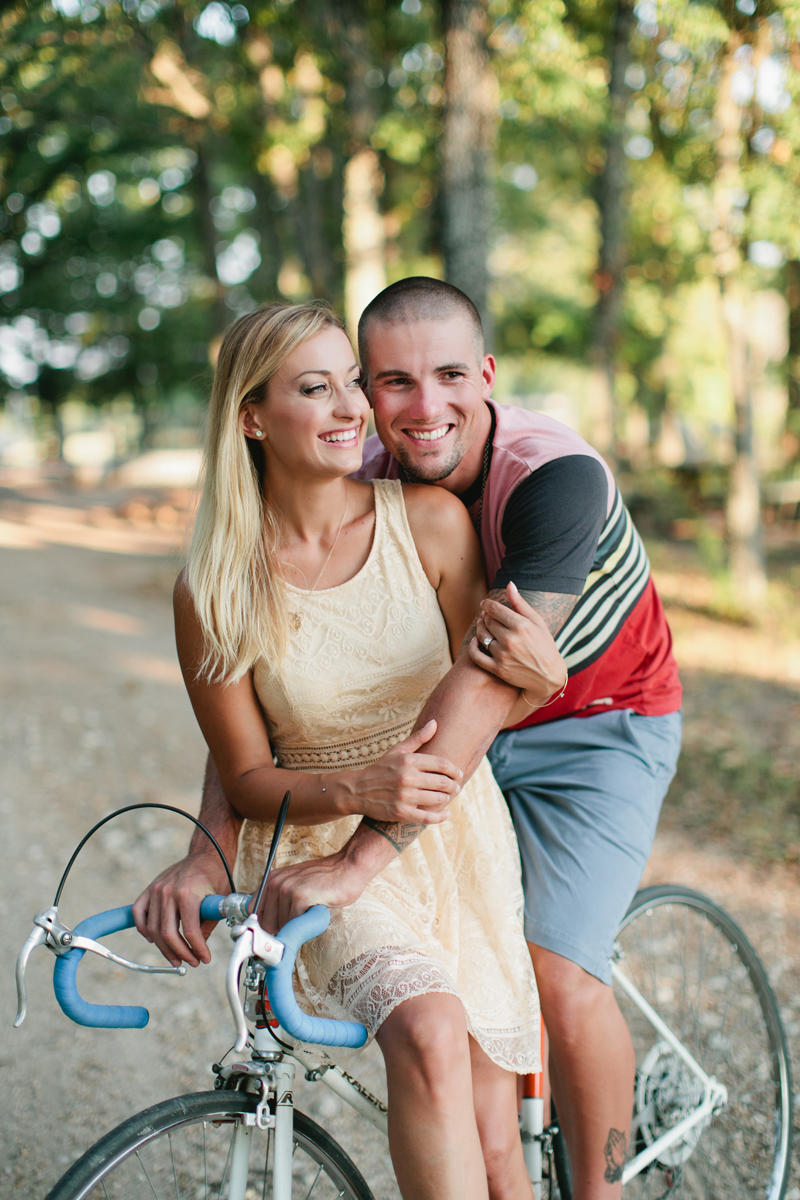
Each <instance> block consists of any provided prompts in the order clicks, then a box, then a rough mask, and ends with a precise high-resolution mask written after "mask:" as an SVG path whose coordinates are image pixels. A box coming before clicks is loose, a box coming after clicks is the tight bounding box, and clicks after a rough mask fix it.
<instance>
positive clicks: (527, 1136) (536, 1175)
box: [520, 950, 728, 1200]
mask: <svg viewBox="0 0 800 1200" xmlns="http://www.w3.org/2000/svg"><path fill="white" fill-rule="evenodd" d="M621 957H622V954H621V951H619V950H618V951H617V952H616V953H615V958H614V960H612V963H611V975H612V978H613V980H614V982H615V983H616V984H617V985H618V986H619V987H620V988H622V990H623V991H624V992H625V994H626V995H627V996H628V998H629V999H630V1000H631V1001H632V1002H633V1004H635V1005H636V1007H637V1008H638V1009H639V1011H640V1012H641V1014H642V1015H643V1016H644V1017H645V1019H646V1020H647V1021H648V1022H649V1024H650V1025H651V1026H652V1028H653V1029H654V1030H655V1031H656V1033H657V1034H659V1036H660V1037H661V1039H662V1040H663V1041H664V1042H666V1043H667V1044H668V1046H669V1047H670V1049H671V1050H672V1051H674V1053H675V1054H676V1055H677V1056H678V1057H679V1058H680V1059H681V1061H682V1062H683V1063H684V1064H685V1066H686V1067H688V1069H689V1070H690V1071H691V1073H692V1074H693V1075H694V1076H695V1078H696V1079H697V1080H698V1081H699V1083H700V1084H701V1085H702V1088H703V1096H702V1099H701V1101H700V1103H699V1104H698V1105H697V1107H696V1108H695V1110H694V1112H692V1113H689V1115H688V1116H686V1117H684V1118H683V1120H681V1121H679V1122H677V1123H676V1124H675V1125H674V1126H673V1127H672V1128H671V1129H669V1130H668V1131H667V1132H666V1133H663V1134H662V1135H661V1136H660V1137H659V1138H656V1139H655V1140H653V1141H652V1142H650V1144H649V1145H648V1146H647V1147H645V1149H644V1150H641V1151H640V1152H639V1154H637V1155H636V1156H635V1157H634V1158H632V1159H631V1160H630V1161H629V1162H628V1163H626V1165H625V1167H624V1169H623V1172H622V1184H623V1187H624V1185H625V1184H626V1183H630V1181H631V1180H632V1179H634V1178H635V1177H636V1176H637V1175H639V1174H641V1172H642V1171H644V1169H645V1168H646V1167H648V1166H649V1165H650V1163H652V1162H654V1161H655V1160H656V1159H657V1158H658V1157H659V1155H661V1154H663V1153H664V1151H665V1150H668V1149H669V1148H670V1147H671V1146H675V1145H677V1144H678V1143H679V1142H681V1141H683V1140H684V1139H685V1137H686V1135H687V1134H688V1133H689V1132H690V1131H691V1130H692V1129H695V1128H696V1127H697V1126H702V1125H704V1124H707V1123H708V1121H709V1120H710V1119H711V1117H712V1116H713V1115H714V1113H715V1112H717V1111H719V1109H720V1108H723V1107H724V1106H725V1105H726V1104H727V1103H728V1093H727V1089H726V1088H725V1086H724V1085H723V1084H721V1083H719V1082H718V1081H717V1079H716V1078H715V1077H714V1076H713V1075H707V1074H706V1072H705V1071H704V1070H703V1068H702V1067H701V1066H700V1065H699V1063H698V1062H697V1060H696V1059H695V1058H694V1057H693V1056H692V1055H691V1054H690V1053H689V1051H688V1050H687V1049H686V1047H685V1046H684V1045H683V1043H682V1042H681V1041H680V1040H679V1039H678V1038H677V1037H676V1036H675V1034H674V1033H673V1032H672V1030H671V1029H670V1028H669V1026H668V1025H667V1024H666V1022H665V1021H663V1020H662V1018H661V1017H660V1016H659V1015H658V1013H657V1012H656V1011H655V1009H654V1008H653V1007H652V1005H651V1004H649V1003H648V1001H647V1000H645V998H644V996H643V995H642V994H641V992H640V991H639V989H638V988H637V987H636V985H635V984H634V983H633V982H632V981H631V980H630V979H629V978H628V976H627V975H626V974H625V973H624V972H623V971H622V970H621V968H620V967H619V965H618V960H619V959H620V958H621ZM545 1045H546V1039H545V1034H544V1028H543V1033H542V1062H543V1063H544V1062H545ZM544 1107H545V1104H544V1072H542V1073H540V1074H536V1075H528V1076H526V1078H525V1082H524V1085H523V1099H522V1114H521V1122H520V1131H521V1134H522V1145H523V1154H524V1157H525V1165H526V1167H527V1170H528V1176H529V1178H530V1181H531V1183H532V1185H533V1192H534V1197H535V1200H542V1188H543V1172H542V1168H543V1160H544V1158H545V1156H546V1155H548V1154H550V1153H551V1152H552V1141H553V1137H554V1136H555V1134H556V1133H557V1132H558V1127H557V1126H554V1125H552V1124H551V1125H550V1126H548V1127H547V1128H545V1124H544Z"/></svg>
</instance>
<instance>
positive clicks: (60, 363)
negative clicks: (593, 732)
mask: <svg viewBox="0 0 800 1200" xmlns="http://www.w3.org/2000/svg"><path fill="white" fill-rule="evenodd" d="M798 30H800V5H798V4H797V3H796V0H737V2H736V3H733V2H732V0H713V2H709V3H703V2H700V0H658V2H657V3H656V0H639V3H637V4H635V6H634V4H633V0H442V3H441V4H437V3H434V2H433V0H402V2H400V0H391V2H389V0H314V2H311V0H272V2H271V3H264V2H262V0H250V2H249V3H223V2H222V0H211V2H210V3H208V2H206V0H121V2H120V0H46V2H45V0H31V2H27V3H22V2H21V0H19V2H17V3H11V4H8V5H6V6H5V7H4V8H3V9H2V12H0V32H1V34H2V41H3V51H2V61H0V70H1V71H2V76H0V103H2V115H0V205H1V207H0V238H1V239H2V243H1V244H0V378H2V380H3V381H4V384H5V418H4V424H3V425H0V456H2V455H4V454H5V455H6V461H9V456H10V458H11V459H13V456H14V454H17V455H19V453H20V452H19V449H17V450H14V445H17V446H19V441H18V440H17V442H15V443H13V439H12V438H11V434H10V433H9V430H11V429H12V426H13V427H14V429H18V428H19V427H20V424H23V425H24V424H25V422H28V424H29V425H30V426H31V428H33V429H34V430H35V434H36V437H35V443H36V451H35V453H36V454H37V455H42V454H44V455H45V456H46V455H51V456H57V455H58V453H59V451H60V449H61V447H62V446H63V440H64V438H65V437H66V436H68V435H69V434H70V433H71V432H76V431H80V430H92V429H95V430H97V429H105V430H106V431H108V437H109V439H110V441H109V442H108V445H109V447H110V448H109V450H108V454H109V456H110V457H111V458H117V459H118V458H122V457H124V456H126V455H130V454H132V453H134V452H135V451H136V450H137V449H139V448H141V446H142V445H146V446H147V445H149V446H155V445H159V444H161V445H166V444H168V445H178V444H180V443H181V442H182V441H183V442H185V443H186V444H189V443H191V442H193V441H195V440H196V437H197V425H198V418H199V413H200V411H201V408H202V404H203V401H204V397H205V395H206V392H207V388H208V382H209V361H210V359H211V360H213V355H214V348H215V345H216V344H217V341H218V339H219V337H220V334H221V332H222V330H223V329H224V328H225V326H226V324H227V323H228V322H229V321H230V320H232V319H233V318H235V317H236V316H237V315H238V314H240V313H243V312H246V311H248V310H249V309H251V308H252V307H253V306H254V305H255V304H257V303H259V302H261V301H262V300H265V299H272V298H281V297H282V298H286V299H288V300H299V299H304V298H307V297H311V296H320V297H325V298H327V299H329V300H331V301H332V302H333V303H334V304H335V305H336V306H337V307H339V308H340V309H341V310H342V311H343V312H344V313H345V315H346V317H347V320H348V323H349V325H350V327H351V328H354V327H355V323H356V322H357V319H358V315H359V313H360V311H361V309H362V308H363V307H364V305H365V304H366V303H367V302H368V301H369V300H370V299H371V297H372V296H373V295H374V294H375V292H376V291H378V290H380V288H381V287H382V286H384V284H385V283H386V282H389V281H391V280H393V279H397V278H400V277H402V276H404V275H408V274H415V273H424V274H433V275H440V276H443V277H446V278H449V279H451V280H452V281H453V282H455V283H456V284H458V285H459V286H462V287H464V288H465V290H467V291H468V292H470V293H471V294H472V295H473V298H474V299H475V300H476V302H477V303H478V306H479V307H480V308H481V310H482V312H483V313H484V314H485V316H486V319H487V329H488V330H489V335H490V339H491V345H492V348H493V349H494V350H495V351H496V352H497V353H498V355H499V356H500V360H501V372H500V380H499V385H498V391H497V395H498V398H499V399H501V400H506V401H511V402H514V403H519V404H524V405H527V406H529V407H532V408H536V409H540V410H542V411H545V412H548V413H550V414H551V415H553V416H555V417H557V418H559V419H562V420H566V421H567V422H568V423H570V424H573V425H575V426H576V427H577V428H579V429H580V430H581V432H583V433H584V434H585V435H586V436H587V437H589V439H590V440H591V441H593V442H594V443H595V444H596V445H597V446H598V448H600V449H601V450H602V451H603V452H604V453H605V454H607V455H608V456H609V458H610V459H613V461H614V462H615V465H616V466H617V468H618V469H619V471H620V476H621V479H622V481H623V485H624V486H625V489H626V492H627V494H628V496H629V500H630V502H631V503H632V505H633V506H634V508H635V509H637V511H638V512H639V515H640V519H641V520H642V521H643V522H644V523H645V524H646V523H647V521H648V520H649V521H650V522H651V523H654V524H655V525H659V523H660V525H661V526H663V528H664V529H665V530H666V529H672V530H673V531H674V530H675V529H680V528H683V529H684V530H685V531H689V532H692V531H693V532H694V533H695V534H696V535H697V536H699V537H702V538H705V541H706V543H707V544H708V545H709V546H710V547H711V551H710V552H712V551H713V546H714V545H717V544H719V543H720V541H721V538H722V537H723V536H727V537H728V540H729V562H730V566H731V569H732V572H733V575H734V579H735V581H736V588H737V594H738V596H739V598H740V600H741V601H742V602H746V603H749V604H755V603H758V600H759V597H760V596H761V594H762V593H763V589H764V567H763V561H764V560H763V529H762V514H763V508H762V505H761V499H762V498H763V497H766V499H767V500H768V501H769V506H768V509H767V514H766V515H767V516H768V517H769V516H771V515H774V513H775V512H779V511H781V506H783V511H784V512H787V511H793V506H795V505H797V503H798V502H800V472H798V473H797V475H796V464H797V460H798V454H799V453H800V223H799V222H798V220H797V203H798V202H797V183H798V170H799V169H800V162H799V161H798V155H800V118H799V117H798V107H797V103H796V96H797V90H798V67H799V66H800V45H799V44H798ZM4 430H5V433H4V432H3V431H4ZM4 438H5V441H4V440H3V439H4ZM12 443H13V444H12ZM4 447H5V449H4ZM676 522H677V525H676ZM681 522H683V525H682V526H681ZM692 522H694V526H692V524H691V523H692Z"/></svg>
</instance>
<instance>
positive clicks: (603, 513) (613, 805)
mask: <svg viewBox="0 0 800 1200" xmlns="http://www.w3.org/2000/svg"><path fill="white" fill-rule="evenodd" d="M359 346H360V353H361V360H362V369H363V371H364V375H365V387H366V390H367V392H368V395H369V398H370V400H371V402H372V406H373V410H374V415H375V424H376V429H377V431H378V435H377V436H376V437H373V438H371V439H369V440H368V442H367V445H366V447H365V454H364V463H363V466H362V468H361V470H360V472H359V473H358V474H359V477H360V478H363V479H370V478H380V477H383V478H395V479H396V478H402V479H406V480H408V481H413V482H418V483H425V484H431V485H433V486H435V487H442V488H445V489H447V490H448V491H450V492H452V493H454V494H455V495H457V496H458V497H459V498H460V499H461V500H462V502H463V503H464V504H465V506H466V507H467V508H468V510H469V512H470V515H471V516H472V519H473V523H474V525H475V528H476V530H477V532H478V535H479V537H480V540H481V543H482V548H483V554H484V559H485V563H486V568H487V576H488V581H489V588H490V591H489V597H488V598H487V600H485V601H484V602H483V605H482V607H481V612H480V613H479V614H476V621H475V624H474V626H473V630H472V634H473V636H471V637H468V639H467V641H466V642H465V645H464V647H463V649H462V652H461V654H460V655H459V656H458V658H457V660H456V662H455V663H454V665H453V667H452V668H451V670H450V672H449V673H448V674H447V675H446V676H445V678H444V679H443V680H442V682H441V683H440V684H439V686H438V687H437V688H436V690H435V691H434V693H433V695H432V696H431V697H430V699H429V700H428V701H427V703H426V704H425V706H424V708H423V709H422V712H421V713H420V717H419V720H418V722H417V726H416V729H417V730H419V729H420V728H422V727H423V726H424V725H425V723H426V722H428V721H429V720H431V719H432V718H433V719H435V720H436V722H437V724H436V729H435V733H434V735H433V737H432V738H429V740H428V741H427V742H426V743H425V747H424V749H425V753H429V754H432V755H440V756H442V757H443V758H446V759H449V760H450V762H451V763H453V764H455V766H456V767H458V768H460V769H461V770H462V771H463V772H464V775H465V777H467V776H469V774H470V773H471V772H472V771H473V770H474V769H475V767H476V766H477V763H478V762H479V761H480V758H481V756H482V755H483V754H484V753H486V752H487V751H488V752H489V756H490V760H491V762H492V766H493V769H494V772H495V775H496V777H497V780H498V783H499V784H500V786H501V788H502V789H503V791H504V793H505V795H506V799H507V801H508V804H509V807H510V809H511V814H512V817H513V819H514V824H515V828H516V831H517V837H518V840H519V845H520V852H521V857H522V867H523V883H524V887H525V932H526V937H527V939H528V943H529V946H530V951H531V956H532V959H533V963H534V968H535V970H536V976H537V980H538V984H539V991H540V996H541V1002H542V1011H543V1015H544V1019H545V1022H546V1024H547V1028H548V1032H549V1035H550V1044H551V1075H552V1082H553V1088H554V1091H555V1094H556V1097H557V1101H558V1108H559V1115H560V1119H561V1123H562V1126H563V1128H564V1130H565V1133H566V1136H567V1140H568V1144H569V1148H570V1157H571V1160H572V1167H573V1176H574V1185H575V1190H574V1195H575V1197H576V1200H594V1198H595V1197H601V1198H602V1200H614V1198H615V1197H618V1196H620V1195H621V1190H622V1184H621V1177H622V1162H623V1161H624V1157H625V1152H626V1148H627V1138H628V1134H629V1129H630V1120H631V1104H632V1094H633V1076H634V1060H633V1047H632V1043H631V1039H630V1035H629V1034H628V1031H627V1028H626V1026H625V1022H624V1020H623V1018H622V1015H621V1013H620V1011H619V1009H618V1007H617V1005H616V1003H615V1001H614V997H613V993H612V990H611V986H610V979H611V977H610V969H609V958H610V955H611V952H612V948H613V942H614V936H615V932H616V929H617V926H618V924H619V921H620V919H621V918H622V916H623V915H624V913H625V910H626V908H627V906H628V903H629V902H630V899H631V898H632V896H633V893H634V892H635V890H636V888H637V886H638V883H639V880H640V878H641V875H642V871H643V869H644V866H645V863H646V861H647V858H648V855H649V852H650V846H651V844H652V839H653V835H654V833H655V827H656V823H657V820H658V814H659V810H660V807H661V802H662V799H663V797H664V795H665V793H666V790H667V787H668V785H669V782H670V780H671V778H672V776H673V774H674V771H675V766H676V763H677V758H678V753H679V748H680V712H679V709H680V703H681V688H680V683H679V680H678V676H677V668H676V665H675V661H674V658H673V656H672V652H671V638H670V634H669V629H668V627H667V624H666V620H665V618H664V613H663V609H662V607H661V604H660V601H659V599H658V596H657V594H656V592H655V589H654V587H653V583H652V581H651V578H650V570H649V564H648V562H647V556H646V554H645V551H644V547H643V546H642V543H641V541H640V539H639V536H638V534H637V533H636V530H635V529H634V527H633V524H632V522H631V519H630V516H629V515H628V512H627V510H626V508H625V506H624V504H623V502H622V499H621V497H620V495H619V492H618V491H617V488H616V485H615V483H614V480H613V477H612V475H611V473H610V471H609V470H608V467H607V466H606V465H605V463H604V462H603V460H602V459H601V457H600V456H599V455H598V454H597V453H596V451H594V450H593V449H592V448H591V447H590V446H589V445H588V444H587V443H586V442H585V441H583V439H582V438H580V437H579V436H578V435H577V434H576V433H574V432H573V431H572V430H570V429H568V428H566V427H565V426H563V425H561V424H559V423H558V422H556V421H553V420H550V419H549V418H547V417H544V416H542V415H540V414H538V413H530V412H527V411H525V410H523V409H519V408H513V407H506V406H502V405H499V404H496V403H495V402H494V401H493V400H492V399H491V393H492V388H493V385H494V381H495V372H496V364H495V360H494V359H493V357H492V356H491V355H488V354H486V353H485V352H484V345H483V334H482V330H481V324H480V318H479V316H478V313H477V310H476V309H475V307H474V305H473V304H472V302H471V301H470V300H469V299H468V298H467V297H466V296H465V295H464V294H463V293H462V292H460V291H458V290H457V289H456V288H453V287H451V286H450V285H448V284H445V283H441V282H440V281H438V280H432V279H427V278H412V279H406V280H402V281H400V282H398V283H396V284H393V285H392V286H391V287H389V288H387V289H386V290H385V291H383V292H382V293H381V294H380V295H379V296H377V297H376V298H375V300H373V301H372V303H371V304H370V305H369V306H368V307H367V309H366V310H365V312H364V315H363V316H362V319H361V323H360V328H359ZM553 638H555V639H556V643H555V645H556V646H557V647H558V650H560V652H561V654H560V656H559V654H557V653H556V650H555V646H554V645H553V640H552V639H553ZM564 664H566V666H565V665H564ZM567 671H568V674H567ZM559 672H560V674H559ZM565 674H566V675H567V677H566V679H565ZM520 688H522V689H523V690H522V692H521V695H520ZM548 697H549V698H550V699H548ZM512 709H513V713H514V718H513V719H515V720H517V721H518V722H519V723H518V724H517V725H516V726H515V727H514V728H512V729H508V730H507V731H505V732H500V730H501V729H502V728H503V726H504V725H507V724H508V722H509V714H510V712H511V711H512ZM449 802H450V799H449V797H444V798H443V799H442V802H441V805H440V810H441V811H439V812H434V810H433V809H431V815H430V817H429V818H428V819H429V820H441V819H442V812H443V810H444V809H445V808H446V805H447V803H449ZM201 817H202V818H203V819H204V820H205V821H206V823H207V824H209V825H210V827H211V829H212V831H213V832H214V833H215V834H216V835H217V837H218V838H219V840H220V841H221V843H222V845H223V848H224V849H225V850H226V852H227V853H228V856H229V858H230V859H231V860H233V859H234V858H235V857H236V850H237V842H238V832H239V828H240V824H241V819H240V818H239V817H238V816H237V814H236V813H235V812H234V811H233V810H232V809H231V807H230V805H229V804H228V803H227V801H226V799H225V796H224V794H223V793H222V791H221V787H220V785H219V781H218V778H217V776H216V772H215V769H214V767H213V763H209V774H208V778H207V784H206V789H205V793H204V799H203V807H202V809H201ZM424 828H425V826H424V825H422V824H414V823H412V822H410V821H409V820H408V819H405V820H401V819H396V818H395V817H394V816H391V815H390V816H389V819H387V820H381V819H377V818H376V817H375V815H366V816H364V818H363V820H362V821H361V824H360V825H359V826H358V828H357V830H356V832H355V834H354V835H353V838H352V839H351V841H350V842H349V843H348V844H347V845H346V846H345V847H344V849H343V850H342V851H340V852H339V853H338V854H337V855H333V856H331V857H330V858H327V859H322V860H316V861H312V862H307V863H299V864H294V865H292V866H290V867H284V868H282V869H281V870H280V871H279V872H275V873H273V876H272V878H271V881H270V885H269V888H268V893H267V907H266V909H265V920H266V921H267V923H268V925H269V926H270V927H277V926H278V925H279V924H281V923H283V922H284V921H285V920H286V919H288V917H289V916H291V915H294V913H295V912H300V911H304V909H305V908H307V907H308V906H309V905H310V904H313V903H317V902H320V903H327V904H329V905H332V906H336V905H344V904H348V903H351V902H352V901H353V900H354V899H356V898H357V897H358V896H359V895H360V894H361V891H362V890H363V888H364V887H365V886H366V883H367V882H368V881H369V880H370V879H371V878H373V876H374V875H376V874H377V873H378V872H379V871H381V870H382V869H383V867H385V866H386V865H387V864H388V862H390V861H391V859H392V858H393V857H394V855H396V854H400V853H402V852H403V850H404V849H405V847H406V846H407V845H408V844H409V843H410V842H411V841H412V840H413V839H414V838H416V837H417V836H418V835H419V834H420V833H421V832H422V831H423V830H424ZM223 886H224V879H221V878H220V868H219V864H218V863H217V862H216V861H215V860H214V858H213V855H211V856H210V855H209V853H208V851H207V850H206V847H205V845H204V844H203V841H202V838H199V839H198V838H194V839H193V841H192V846H191V848H190V854H189V856H188V857H187V859H185V860H183V862H182V863H180V864H176V866H175V867H174V868H171V869H170V870H169V871H167V872H165V873H164V874H163V875H162V876H160V877H159V879H158V880H156V881H154V883H153V884H152V885H151V886H150V888H148V889H147V890H146V891H145V893H143V896H142V897H140V899H139V901H137V904H136V906H135V908H134V912H135V914H136V915H137V925H138V927H139V928H140V930H141V931H142V932H143V933H145V934H146V936H149V937H150V938H151V940H154V941H155V942H156V943H157V944H158V945H159V946H160V947H161V948H162V950H164V952H165V953H166V954H167V957H169V958H171V960H172V961H179V960H180V959H181V958H183V959H185V961H187V962H193V963H195V964H196V962H197V961H198V960H203V961H208V958H209V955H208V950H207V947H206V946H205V940H204V936H203V935H207V932H208V928H207V927H206V929H204V930H202V931H201V929H200V925H199V921H198V916H197V908H198V905H199V897H200V896H202V895H203V894H205V893H207V892H208V891H209V890H211V891H214V890H218V889H219V888H220V887H223ZM179 923H181V924H182V930H183V936H181V934H180V932H179ZM493 1195H494V1193H493Z"/></svg>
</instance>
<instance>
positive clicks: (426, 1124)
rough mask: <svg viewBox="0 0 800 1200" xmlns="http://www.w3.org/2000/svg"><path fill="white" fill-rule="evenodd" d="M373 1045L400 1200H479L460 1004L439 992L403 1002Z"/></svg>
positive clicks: (479, 1165) (481, 1181) (478, 1158)
mask: <svg viewBox="0 0 800 1200" xmlns="http://www.w3.org/2000/svg"><path fill="white" fill-rule="evenodd" d="M376 1041H377V1043H378V1045H379V1046H380V1048H381V1051H382V1052H383V1057H384V1059H385V1060H386V1079H387V1083H388V1088H389V1149H390V1151H391V1155H392V1163H393V1164H394V1169H395V1174H396V1176H397V1182H398V1185H399V1187H400V1192H401V1194H402V1196H403V1200H487V1197H488V1195H489V1192H488V1189H487V1184H486V1170H485V1168H484V1164H483V1156H482V1153H481V1143H480V1139H479V1137H478V1127H477V1124H476V1120H475V1109H474V1107H473V1094H472V1073H471V1064H470V1045H469V1042H470V1038H469V1034H468V1033H467V1020H466V1015H465V1013H464V1007H463V1005H462V1003H461V1001H460V1000H459V999H458V997H457V996H451V995H447V994H446V993H431V994H428V995H425V996H414V997H413V998H412V999H410V1000H405V1001H403V1003H402V1004H399V1005H398V1006H397V1008H395V1009H394V1011H393V1012H391V1013H390V1014H389V1016H388V1017H387V1018H386V1020H385V1021H384V1023H383V1025H381V1027H380V1029H379V1030H378V1033H377V1035H376Z"/></svg>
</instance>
